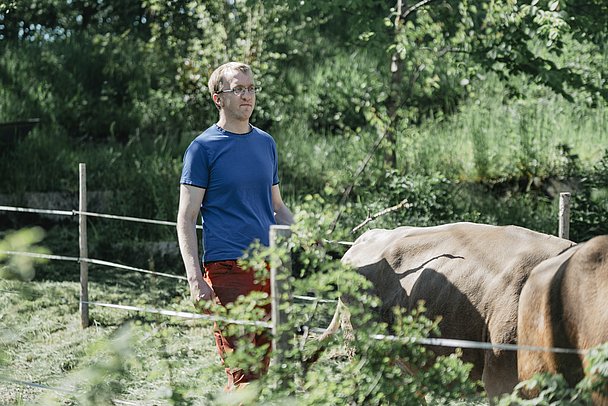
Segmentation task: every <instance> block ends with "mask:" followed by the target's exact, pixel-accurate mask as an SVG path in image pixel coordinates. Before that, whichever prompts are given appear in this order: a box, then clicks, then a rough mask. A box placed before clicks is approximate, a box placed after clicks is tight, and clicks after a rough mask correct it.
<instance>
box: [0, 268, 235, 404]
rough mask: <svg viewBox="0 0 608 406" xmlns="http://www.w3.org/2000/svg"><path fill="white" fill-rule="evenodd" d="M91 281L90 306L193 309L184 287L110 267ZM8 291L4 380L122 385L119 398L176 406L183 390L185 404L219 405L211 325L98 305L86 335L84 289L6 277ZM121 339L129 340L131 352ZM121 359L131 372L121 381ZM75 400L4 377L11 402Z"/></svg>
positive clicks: (2, 392) (78, 386) (2, 285)
mask: <svg viewBox="0 0 608 406" xmlns="http://www.w3.org/2000/svg"><path fill="white" fill-rule="evenodd" d="M100 273H101V275H100ZM91 276H92V281H91V283H90V300H91V301H97V302H103V303H114V304H124V305H136V306H147V307H155V308H165V309H173V310H181V311H192V310H193V309H192V308H191V306H190V305H189V303H188V301H187V299H186V298H185V297H184V296H183V295H184V292H185V289H182V288H183V286H179V284H180V282H179V281H176V282H173V281H169V282H166V281H158V280H155V279H154V278H151V277H148V276H141V275H133V276H125V275H122V276H121V275H119V273H118V272H114V271H109V272H108V271H104V270H103V269H94V270H92V272H91ZM0 291H1V292H2V294H1V295H0V309H1V310H0V320H2V330H1V332H2V333H1V334H2V335H0V337H2V341H3V345H2V347H3V348H2V352H3V353H4V357H5V359H4V361H5V362H4V367H3V368H2V369H1V370H0V371H1V372H0V378H8V379H12V380H18V381H24V382H30V383H36V384H40V385H45V386H48V387H53V388H63V389H66V390H69V391H82V390H84V389H89V390H91V387H90V386H91V385H92V386H94V385H98V386H103V384H106V385H107V384H109V383H115V384H116V385H118V386H117V387H118V388H119V389H115V390H116V392H117V393H116V394H115V395H114V396H115V397H116V399H119V400H123V401H128V400H131V401H137V402H136V403H137V404H142V405H143V404H146V405H151V404H154V405H162V404H174V403H171V402H173V401H174V400H172V399H176V398H177V396H178V394H176V393H174V390H175V388H178V389H179V390H180V391H182V393H180V394H179V396H180V397H182V398H183V399H184V400H185V401H184V402H182V403H178V404H200V405H207V404H212V402H211V400H210V399H211V398H212V395H214V394H215V393H216V392H218V391H220V392H221V390H222V388H223V385H224V376H223V370H222V368H221V367H220V363H219V358H218V356H217V353H216V350H215V345H214V343H213V335H212V326H210V324H209V322H204V321H192V320H187V319H179V318H172V317H166V316H159V315H151V314H141V313H136V312H130V311H123V310H116V309H110V308H104V307H96V306H91V308H90V317H91V326H90V327H89V328H87V329H84V330H83V329H81V327H80V316H79V313H78V303H79V284H78V283H75V282H51V281H33V282H15V281H0ZM121 337H122V338H121ZM125 337H126V338H125ZM108 340H109V341H108ZM121 340H123V341H125V340H126V342H127V345H126V346H123V347H122V348H121V347H120V345H119V344H120V341H121ZM116 360H120V363H119V364H121V365H122V366H121V368H124V371H122V372H121V373H115V374H114V375H113V374H112V371H113V369H112V368H116V366H117V365H118V364H116V363H115V364H113V362H115V361H116ZM115 372H116V371H115ZM73 399H74V398H73V397H71V396H70V395H65V394H62V393H60V392H56V391H53V390H45V389H40V388H34V387H31V386H26V385H23V384H15V383H9V382H6V381H3V380H2V379H0V404H2V405H20V404H77V403H73V402H74V400H73ZM45 402H46V403H45ZM188 402H191V403H188Z"/></svg>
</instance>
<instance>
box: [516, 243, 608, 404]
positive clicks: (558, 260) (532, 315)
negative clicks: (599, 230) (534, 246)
mask: <svg viewBox="0 0 608 406" xmlns="http://www.w3.org/2000/svg"><path fill="white" fill-rule="evenodd" d="M518 335H519V338H518V341H519V344H520V345H532V346H542V347H561V348H574V349H588V348H591V347H595V346H597V345H600V344H603V343H605V342H607V341H608V236H600V237H595V238H592V239H591V240H589V241H587V242H585V243H582V244H579V245H577V246H575V247H573V248H571V249H569V250H567V251H566V252H564V253H563V254H561V255H559V256H557V257H555V258H552V259H548V260H546V261H544V262H542V263H541V264H540V265H538V266H537V267H536V268H534V270H533V271H532V273H531V275H530V278H529V279H528V282H527V283H526V285H525V287H524V289H523V291H522V293H521V298H520V302H519V319H518ZM583 362H584V359H583V355H576V354H563V353H552V352H533V351H519V352H518V360H517V364H518V374H519V378H520V379H521V380H525V379H529V378H531V377H532V376H533V375H534V374H535V373H538V372H550V373H561V374H562V375H564V378H565V379H566V381H567V382H568V383H569V384H570V385H572V386H574V385H575V384H576V383H578V382H579V381H580V380H581V379H582V378H583V376H584V375H583V374H584V372H583V371H584V368H583ZM594 403H595V404H603V405H608V398H605V397H604V398H600V397H596V398H595V399H594Z"/></svg>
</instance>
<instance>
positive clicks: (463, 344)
mask: <svg viewBox="0 0 608 406" xmlns="http://www.w3.org/2000/svg"><path fill="white" fill-rule="evenodd" d="M2 210H6V211H15V212H29V213H43V214H56V215H70V216H74V215H80V214H82V215H84V216H94V217H103V218H111V219H117V220H126V221H134V222H143V223H152V224H160V225H171V226H176V223H174V222H168V221H159V220H150V219H141V218H136V217H126V216H115V215H111V214H101V213H93V212H86V211H78V210H72V211H62V210H47V209H31V208H24V207H9V206H0V211H2ZM325 242H329V243H345V242H343V241H339V242H338V241H330V240H327V241H325ZM346 244H349V243H346ZM0 253H4V254H8V255H25V256H31V257H35V258H43V259H51V260H65V261H74V262H88V263H92V264H96V265H104V266H110V267H115V268H120V269H126V270H131V271H137V272H142V273H147V274H153V275H158V276H165V277H170V278H175V279H180V280H187V279H186V277H184V276H179V275H171V274H166V273H161V272H154V271H150V270H146V269H141V268H135V267H131V266H127V265H122V264H117V263H113V262H109V261H103V260H98V259H90V258H79V257H68V256H60V255H49V254H38V253H28V252H17V251H3V250H0ZM292 297H293V298H295V299H300V300H305V301H313V302H319V303H335V302H337V301H336V300H331V299H320V298H316V297H309V296H300V295H294V296H292ZM80 303H81V304H87V305H88V304H91V305H96V306H102V307H110V308H116V309H122V310H130V311H137V312H145V313H155V314H161V315H166V316H174V317H182V318H189V319H204V320H209V321H220V322H225V323H229V324H243V325H254V326H259V327H263V328H272V325H271V324H270V323H267V322H259V321H248V320H235V319H226V318H223V317H220V316H213V315H207V314H196V313H187V312H176V311H171V310H164V309H155V308H143V307H137V306H125V305H116V304H110V303H99V302H90V301H81V302H80ZM306 328H307V329H308V331H310V332H314V333H320V334H322V333H324V332H325V329H321V328H309V327H308V326H306ZM370 337H371V338H372V339H375V340H389V341H403V342H404V343H419V344H425V345H435V346H443V347H453V348H470V349H482V350H495V349H501V350H506V351H517V350H524V351H541V352H556V353H566V354H586V353H587V350H578V349H570V348H555V347H534V346H518V345H515V344H492V343H487V342H477V341H466V340H457V339H445V338H420V337H396V336H391V335H383V334H375V335H372V336H370Z"/></svg>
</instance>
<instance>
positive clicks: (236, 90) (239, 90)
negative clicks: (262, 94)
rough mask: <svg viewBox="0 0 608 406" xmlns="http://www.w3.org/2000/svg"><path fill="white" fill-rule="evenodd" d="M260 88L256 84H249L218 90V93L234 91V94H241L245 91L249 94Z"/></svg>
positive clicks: (256, 91)
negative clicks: (247, 85)
mask: <svg viewBox="0 0 608 406" xmlns="http://www.w3.org/2000/svg"><path fill="white" fill-rule="evenodd" d="M260 90H261V88H260V87H258V86H249V87H245V86H237V87H235V88H234V89H226V90H220V91H219V92H217V93H218V94H219V93H234V95H235V96H241V95H243V94H245V92H247V93H249V94H256V93H258V92H259V91H260Z"/></svg>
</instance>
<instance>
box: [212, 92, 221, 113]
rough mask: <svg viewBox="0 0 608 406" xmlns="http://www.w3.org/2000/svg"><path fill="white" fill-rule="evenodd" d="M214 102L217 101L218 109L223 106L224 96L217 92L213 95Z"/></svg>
mask: <svg viewBox="0 0 608 406" xmlns="http://www.w3.org/2000/svg"><path fill="white" fill-rule="evenodd" d="M213 102H214V103H215V107H217V108H218V109H219V108H221V107H222V98H221V97H220V95H219V94H217V93H215V94H214V95H213Z"/></svg>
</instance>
